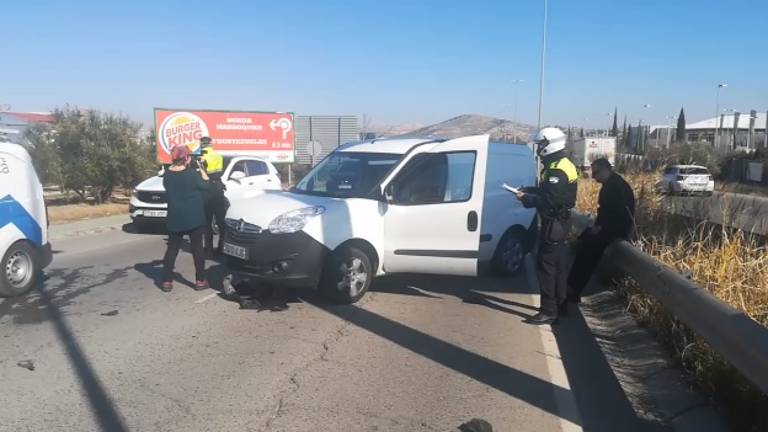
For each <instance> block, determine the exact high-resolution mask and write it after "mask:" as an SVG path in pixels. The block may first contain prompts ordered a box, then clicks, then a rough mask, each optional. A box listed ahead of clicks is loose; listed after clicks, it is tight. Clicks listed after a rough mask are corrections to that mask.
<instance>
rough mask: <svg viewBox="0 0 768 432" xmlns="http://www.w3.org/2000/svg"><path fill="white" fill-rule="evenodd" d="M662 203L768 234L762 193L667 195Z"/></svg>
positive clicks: (676, 210)
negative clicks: (703, 195) (705, 195)
mask: <svg viewBox="0 0 768 432" xmlns="http://www.w3.org/2000/svg"><path fill="white" fill-rule="evenodd" d="M665 203H666V205H667V209H668V211H669V212H670V213H674V214H679V215H684V216H689V217H692V218H695V219H698V220H707V221H710V222H714V223H717V224H720V225H725V226H728V227H733V228H738V229H741V230H744V231H747V232H751V233H755V234H760V235H766V234H768V198H765V197H760V196H755V195H745V194H735V193H730V192H727V193H724V192H715V193H714V194H713V195H712V196H711V197H701V196H670V197H666V198H665Z"/></svg>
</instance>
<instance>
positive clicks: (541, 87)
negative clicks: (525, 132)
mask: <svg viewBox="0 0 768 432" xmlns="http://www.w3.org/2000/svg"><path fill="white" fill-rule="evenodd" d="M548 10H549V4H548V1H547V0H544V26H543V28H542V32H541V69H540V70H539V120H538V122H537V123H536V127H537V128H538V129H541V116H542V113H543V112H544V60H545V58H546V56H547V19H548V14H549V12H548Z"/></svg>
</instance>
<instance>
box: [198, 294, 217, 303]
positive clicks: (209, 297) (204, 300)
mask: <svg viewBox="0 0 768 432" xmlns="http://www.w3.org/2000/svg"><path fill="white" fill-rule="evenodd" d="M218 295H219V293H217V292H215V293H212V294H208V295H207V296H205V297H203V298H201V299H198V300H195V304H200V303H202V302H206V301H208V300H210V299H212V298H214V297H216V296H218Z"/></svg>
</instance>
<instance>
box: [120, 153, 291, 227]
mask: <svg viewBox="0 0 768 432" xmlns="http://www.w3.org/2000/svg"><path fill="white" fill-rule="evenodd" d="M224 167H225V168H224V173H223V174H222V177H221V178H222V179H223V182H224V184H225V185H226V186H227V191H226V192H225V195H226V197H227V198H230V197H231V196H234V195H237V194H239V193H242V192H245V191H250V190H281V189H282V184H281V183H280V176H279V175H278V172H277V168H275V166H274V165H272V164H271V163H270V162H268V161H265V160H262V159H259V158H255V157H225V158H224ZM128 212H129V213H130V215H131V220H132V221H133V223H134V224H135V225H137V226H142V225H147V224H150V223H153V222H157V223H165V217H166V216H167V215H168V201H167V200H166V197H165V188H164V187H163V177H162V171H161V172H159V173H158V175H157V176H154V177H150V178H148V179H146V180H144V181H143V182H141V183H139V184H138V186H136V188H135V189H134V190H133V196H132V197H131V202H130V204H129V206H128Z"/></svg>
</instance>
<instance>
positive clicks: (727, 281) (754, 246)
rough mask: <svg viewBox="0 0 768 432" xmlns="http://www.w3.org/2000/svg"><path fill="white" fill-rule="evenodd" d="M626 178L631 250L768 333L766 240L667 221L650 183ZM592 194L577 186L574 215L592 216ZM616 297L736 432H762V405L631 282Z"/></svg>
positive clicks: (585, 184) (641, 177)
mask: <svg viewBox="0 0 768 432" xmlns="http://www.w3.org/2000/svg"><path fill="white" fill-rule="evenodd" d="M625 178H626V179H627V181H628V182H629V183H630V184H631V185H632V187H633V189H634V190H635V196H636V197H637V207H638V208H637V214H636V240H635V245H636V246H637V247H639V248H640V249H641V250H643V251H644V252H646V253H648V254H649V255H651V256H653V257H655V258H656V259H657V260H659V261H660V262H663V263H665V264H667V265H669V266H670V267H672V268H674V269H676V270H677V271H679V272H681V273H683V274H685V275H686V276H687V277H689V278H691V280H693V281H694V282H695V283H696V284H697V285H699V286H700V287H702V288H705V289H707V290H708V291H710V292H711V293H712V294H714V295H715V296H716V297H718V298H719V299H721V300H723V301H724V302H726V303H728V304H729V305H731V306H733V307H734V308H736V309H738V310H741V311H743V312H745V313H746V314H747V315H748V316H750V317H751V318H752V319H754V320H755V321H757V322H759V323H760V324H762V325H764V326H768V248H766V245H765V240H764V239H761V238H757V237H755V236H753V235H751V234H749V233H745V232H743V231H738V230H731V229H724V228H722V227H717V226H712V225H710V224H706V223H702V222H697V221H690V220H686V219H685V218H682V217H679V216H673V215H670V214H667V213H665V212H664V211H663V207H662V197H661V196H660V194H658V193H657V192H656V189H655V187H654V186H655V182H656V179H657V178H658V176H657V175H650V174H629V175H627V176H626V177H625ZM599 188H600V186H599V185H598V184H597V183H595V182H594V181H591V180H586V179H584V180H582V181H581V182H580V184H579V199H578V203H577V208H578V209H579V210H580V211H582V212H586V213H590V214H592V215H594V214H595V213H596V210H597V193H598V191H599ZM617 289H618V290H619V291H620V292H621V293H622V294H623V295H625V297H626V299H627V304H628V309H629V310H630V312H632V313H633V314H634V315H636V316H637V317H638V318H639V320H640V321H641V322H643V323H644V324H646V325H648V326H649V327H650V328H651V329H653V330H654V331H655V332H656V333H657V334H658V335H659V336H660V338H661V339H662V340H663V341H665V342H666V343H668V344H669V345H670V346H671V347H672V349H673V352H674V353H675V354H676V356H677V358H678V360H680V362H681V364H682V365H683V366H684V367H685V368H687V369H688V370H689V371H691V372H692V373H693V374H694V376H695V377H696V379H697V382H698V384H699V385H700V386H701V387H702V388H704V389H705V390H707V391H708V392H709V393H710V394H712V395H716V396H717V398H718V399H719V400H720V401H722V402H723V405H724V407H725V409H726V411H727V412H728V413H729V414H730V417H731V418H732V419H734V426H735V427H736V429H737V430H755V431H757V430H768V397H766V396H765V395H763V394H762V393H761V392H760V391H759V390H757V389H756V388H755V387H754V386H752V385H751V384H750V383H749V382H748V381H747V380H746V379H745V378H743V377H742V376H741V375H740V374H739V373H738V372H737V371H736V370H735V369H733V367H732V366H730V365H729V364H728V363H727V362H726V361H725V360H724V359H723V358H722V357H720V356H719V355H718V354H717V353H716V352H714V351H713V350H712V349H711V348H710V347H709V346H708V345H707V344H706V342H704V341H703V340H702V339H701V338H699V337H698V336H696V335H695V334H694V333H693V332H691V331H690V330H689V329H687V328H686V327H685V326H684V325H682V323H680V322H679V321H678V320H677V319H676V318H675V317H673V316H671V315H670V314H669V313H667V312H666V310H665V309H664V308H663V306H661V304H660V303H659V302H657V301H656V300H655V299H654V298H653V297H652V296H650V295H648V294H646V293H645V292H644V291H642V290H640V289H639V288H638V287H637V285H636V284H635V283H634V282H633V281H631V280H624V281H622V283H620V284H618V285H617Z"/></svg>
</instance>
